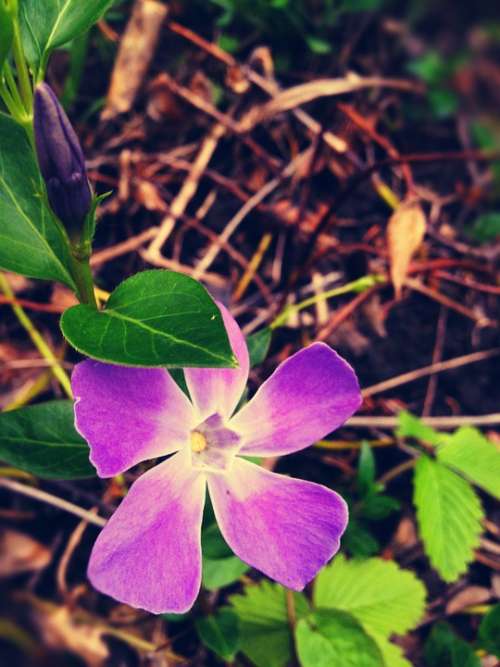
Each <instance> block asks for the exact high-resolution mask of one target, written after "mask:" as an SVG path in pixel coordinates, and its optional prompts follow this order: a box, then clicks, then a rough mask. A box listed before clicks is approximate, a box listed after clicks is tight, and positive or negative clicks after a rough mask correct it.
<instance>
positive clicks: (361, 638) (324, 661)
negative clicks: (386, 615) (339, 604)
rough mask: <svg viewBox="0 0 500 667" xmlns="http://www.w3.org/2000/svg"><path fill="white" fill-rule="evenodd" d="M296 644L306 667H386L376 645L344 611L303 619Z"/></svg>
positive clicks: (330, 611) (297, 632) (322, 613)
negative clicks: (333, 666) (337, 666)
mask: <svg viewBox="0 0 500 667" xmlns="http://www.w3.org/2000/svg"><path fill="white" fill-rule="evenodd" d="M295 641H296V644H297V654H298V657H299V661H300V664H301V665H302V667H332V665H342V667H384V661H383V657H382V653H381V651H380V649H379V647H378V646H377V644H376V642H375V641H374V640H373V639H372V637H370V636H369V635H368V634H367V633H366V632H365V630H364V629H363V626H362V625H361V624H360V623H359V622H358V621H357V620H356V619H355V618H354V617H353V616H352V615H351V614H348V613H346V612H344V611H333V610H323V611H317V612H315V613H314V614H311V616H309V617H308V618H303V619H301V620H300V621H299V622H298V623H297V628H296V631H295Z"/></svg>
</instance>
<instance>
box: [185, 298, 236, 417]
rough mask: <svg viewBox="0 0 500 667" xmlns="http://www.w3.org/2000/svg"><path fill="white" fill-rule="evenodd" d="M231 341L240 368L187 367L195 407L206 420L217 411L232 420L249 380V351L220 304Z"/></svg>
mask: <svg viewBox="0 0 500 667" xmlns="http://www.w3.org/2000/svg"><path fill="white" fill-rule="evenodd" d="M217 305H218V307H219V309H220V311H221V314H222V319H223V320H224V326H225V327H226V331H227V335H228V337H229V342H230V343H231V347H232V349H233V353H234V355H235V356H236V358H237V359H238V363H239V367H238V368H223V369H211V368H186V369H185V370H184V375H185V378H186V383H187V386H188V389H189V393H190V394H191V399H192V401H193V403H194V405H195V406H196V407H197V408H198V410H199V412H200V417H201V419H204V418H206V417H208V416H210V415H211V414H213V413H214V412H218V413H219V414H220V415H222V416H223V417H229V416H230V415H231V414H232V413H233V411H234V409H235V407H236V406H237V404H238V401H239V400H240V398H241V395H242V394H243V391H244V389H245V386H246V383H247V380H248V369H249V360H248V348H247V344H246V341H245V337H244V335H243V334H242V333H241V329H240V328H239V326H238V324H237V323H236V320H235V319H234V317H233V316H232V315H231V314H230V312H229V311H228V310H227V309H226V308H225V307H224V306H223V305H222V304H220V303H218V304H217Z"/></svg>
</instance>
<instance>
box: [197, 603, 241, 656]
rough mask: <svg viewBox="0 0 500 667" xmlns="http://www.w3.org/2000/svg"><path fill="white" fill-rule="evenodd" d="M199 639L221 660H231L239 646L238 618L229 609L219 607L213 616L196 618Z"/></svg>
mask: <svg viewBox="0 0 500 667" xmlns="http://www.w3.org/2000/svg"><path fill="white" fill-rule="evenodd" d="M195 625H196V630H197V632H198V636H199V637H200V639H201V641H202V642H203V643H204V644H205V646H207V647H208V648H209V649H210V650H211V651H213V652H214V653H216V654H217V655H218V656H220V657H221V658H222V659H223V660H229V661H232V660H233V659H234V656H235V655H236V653H237V651H238V646H239V639H240V638H239V620H238V616H237V615H236V614H235V613H234V611H232V610H231V609H221V610H220V611H219V612H218V613H217V614H215V615H214V616H205V617H203V618H198V619H196V622H195Z"/></svg>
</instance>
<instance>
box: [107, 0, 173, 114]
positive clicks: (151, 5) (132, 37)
mask: <svg viewBox="0 0 500 667" xmlns="http://www.w3.org/2000/svg"><path fill="white" fill-rule="evenodd" d="M167 12H168V8H167V7H166V5H164V4H162V3H161V2H157V1H156V0H141V1H140V2H136V3H135V4H134V9H133V11H132V16H131V18H130V20H129V22H128V24H127V28H126V30H125V33H124V35H123V37H122V39H121V42H120V48H119V50H118V57H117V58H116V61H115V65H114V68H113V74H112V76H111V85H110V87H109V91H108V97H107V100H106V106H105V108H104V110H103V112H102V118H103V120H110V119H111V118H115V117H116V116H117V115H119V114H121V113H126V112H127V111H130V109H131V108H132V105H133V103H134V101H135V98H136V95H137V92H138V90H139V88H140V87H141V85H142V83H143V81H144V77H145V75H146V72H147V70H148V68H149V65H150V63H151V60H152V58H153V56H154V53H155V50H156V45H157V43H158V38H159V36H160V30H161V26H162V25H163V21H164V20H165V17H166V16H167Z"/></svg>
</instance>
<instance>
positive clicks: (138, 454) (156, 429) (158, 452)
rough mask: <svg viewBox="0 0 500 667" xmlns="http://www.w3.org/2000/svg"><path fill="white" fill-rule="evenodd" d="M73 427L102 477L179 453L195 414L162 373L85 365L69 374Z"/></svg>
mask: <svg viewBox="0 0 500 667" xmlns="http://www.w3.org/2000/svg"><path fill="white" fill-rule="evenodd" d="M71 386H72V388H73V393H74V395H75V398H76V403H75V418H76V421H75V424H76V428H77V430H78V432H79V433H80V434H81V435H82V436H83V437H84V438H85V440H87V442H88V443H89V445H90V460H91V462H92V463H93V465H94V466H95V467H96V469H97V473H98V475H99V476H100V477H112V476H113V475H117V474H119V473H121V472H123V471H124V470H128V468H130V467H131V466H133V465H135V464H136V463H139V462H140V461H145V460H147V459H152V458H154V457H156V456H163V455H165V454H170V453H172V452H175V451H177V450H178V449H180V448H181V447H182V446H183V445H185V444H186V443H188V442H189V431H190V429H191V428H194V426H195V423H194V410H193V407H192V405H191V403H190V402H189V400H188V398H187V397H186V396H185V395H184V394H183V393H182V391H181V390H180V389H179V388H178V386H177V385H176V384H175V382H174V381H173V380H172V378H171V377H170V375H169V374H168V373H167V371H166V370H164V369H161V368H127V367H125V366H114V365H112V364H102V363H100V362H98V361H92V360H86V361H83V362H82V363H80V364H78V365H77V366H76V367H75V370H74V371H73V376H72V378H71Z"/></svg>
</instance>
